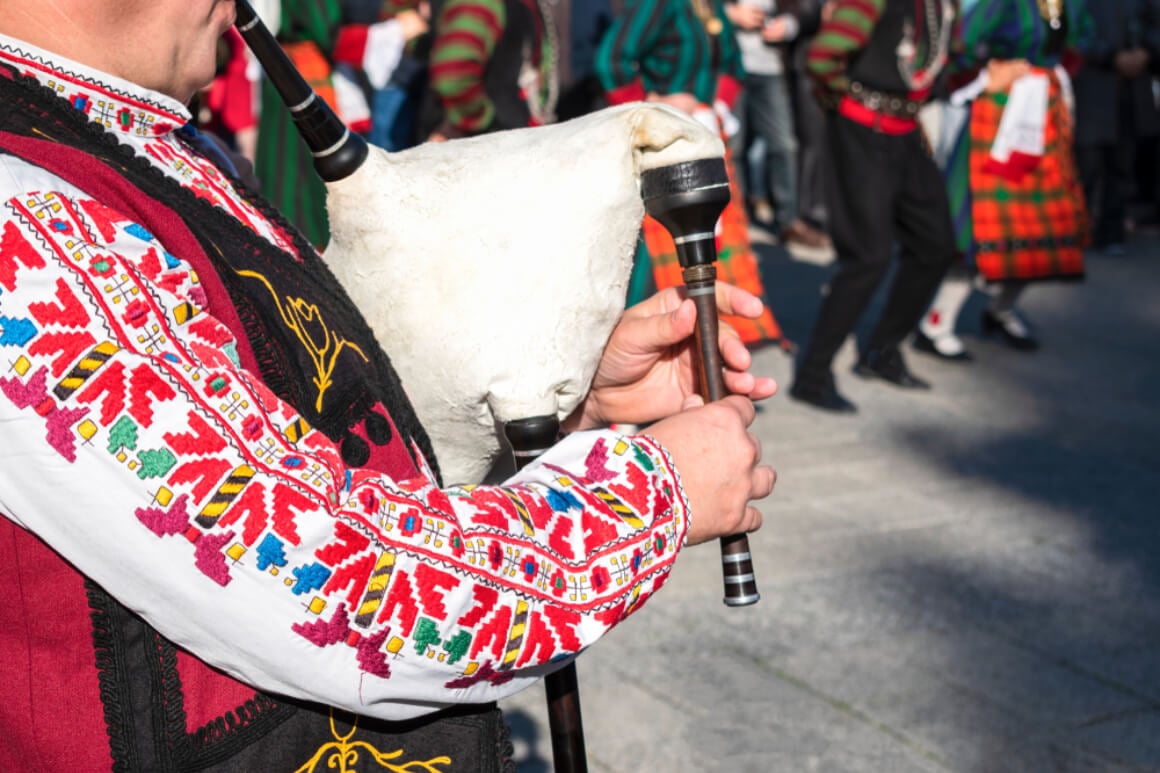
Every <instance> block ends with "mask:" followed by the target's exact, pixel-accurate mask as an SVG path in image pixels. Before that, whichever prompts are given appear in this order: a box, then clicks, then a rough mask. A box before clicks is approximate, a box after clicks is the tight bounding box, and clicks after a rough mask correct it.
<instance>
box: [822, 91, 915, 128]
mask: <svg viewBox="0 0 1160 773" xmlns="http://www.w3.org/2000/svg"><path fill="white" fill-rule="evenodd" d="M838 113H839V114H840V115H843V116H845V117H846V118H849V119H850V120H851V121H853V122H855V123H859V124H862V125H863V126H866V127H869V128H871V129H873V130H874V131H876V132H882V133H883V134H909V133H910V132H912V131H914V130H915V129H917V128H918V121H917V120H916V119H914V118H903V117H900V116H896V115H888V114H887V113H885V112H883V111H881V110H875V109H873V108H871V107H867V106H866V105H863V104H861V103H860V102H856V101H854V98H853V97H851V96H849V95H846V96H844V97H842V100H841V101H840V102H839V103H838Z"/></svg>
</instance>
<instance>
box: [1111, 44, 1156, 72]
mask: <svg viewBox="0 0 1160 773" xmlns="http://www.w3.org/2000/svg"><path fill="white" fill-rule="evenodd" d="M1115 67H1116V72H1117V73H1119V74H1120V77H1121V78H1129V79H1131V78H1135V77H1138V76H1139V75H1142V74H1143V73H1144V71H1145V70H1146V69H1148V52H1147V51H1145V50H1144V49H1142V48H1133V49H1131V50H1128V51H1119V52H1117V53H1116V59H1115Z"/></svg>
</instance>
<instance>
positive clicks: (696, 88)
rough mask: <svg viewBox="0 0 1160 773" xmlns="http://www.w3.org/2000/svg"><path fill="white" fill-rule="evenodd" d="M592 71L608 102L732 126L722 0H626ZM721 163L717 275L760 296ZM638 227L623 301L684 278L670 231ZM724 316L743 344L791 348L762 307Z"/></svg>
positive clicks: (735, 90)
mask: <svg viewBox="0 0 1160 773" xmlns="http://www.w3.org/2000/svg"><path fill="white" fill-rule="evenodd" d="M596 70H597V74H598V75H599V77H600V80H601V83H602V84H603V85H604V88H605V90H606V91H607V93H608V101H609V102H610V103H611V104H621V103H624V102H632V101H635V100H643V99H648V100H651V101H656V102H665V103H667V104H670V105H672V106H673V107H676V108H678V109H680V110H684V111H685V112H687V113H689V114H691V115H693V116H694V117H695V118H698V119H699V120H701V121H702V122H704V123H706V124H708V125H710V127H711V128H712V129H713V130H714V131H717V132H720V133H721V135H722V139H724V140H726V141H727V140H728V137H727V135H728V133H730V132H729V131H726V129H727V128H728V129H730V131H731V130H734V129H735V128H736V118H734V117H733V115H732V113H731V112H730V108H731V107H732V105H733V103H734V101H735V100H736V98H737V96H738V94H739V93H740V88H741V85H740V84H741V79H742V78H743V77H744V70H743V69H742V67H741V53H740V50H739V49H738V47H737V40H736V35H735V33H734V29H733V27H732V24H731V23H730V22H729V20H728V18H727V17H726V16H725V12H724V9H723V7H722V5H721V0H629V1H628V2H626V3H624V8H623V10H622V12H621V13H620V14H619V15H618V16H617V17H616V19H615V20H614V21H613V23H612V28H611V29H609V31H608V32H607V34H606V35H605V37H604V40H603V42H602V43H601V45H600V49H599V51H598V52H597V55H596ZM726 124H728V126H726ZM726 163H727V165H728V167H729V182H730V187H731V194H732V200H731V202H730V203H729V205H728V206H726V208H725V211H724V212H723V213H722V214H721V218H720V220H719V221H718V233H717V251H718V255H719V257H720V259H719V268H718V276H719V277H720V278H721V280H722V281H725V282H730V283H732V284H735V285H737V286H739V287H742V288H744V289H746V290H749V291H750V292H752V293H753V294H755V295H757V296H759V297H761V296H763V295H764V288H763V287H762V283H761V275H760V273H759V271H758V263H757V257H756V255H755V254H754V252H753V248H752V246H751V244H750V242H749V221H748V218H747V217H746V215H745V207H744V198H743V195H742V193H741V190H740V187H739V185H738V182H737V175H736V174H735V170H734V167H733V162H732V159H731V158H729V157H728V156H727V157H726ZM642 230H643V234H644V239H643V244H642V246H641V249H639V250H638V251H637V258H636V264H635V267H634V269H633V276H632V281H631V283H630V286H629V297H628V300H629V303H632V302H634V301H636V300H639V299H640V298H643V297H644V296H645V295H646V294H647V292H648V289H649V287H650V286H651V285H652V284H653V283H655V286H656V287H659V288H662V289H663V288H666V287H673V286H676V285H680V284H681V283H682V281H683V280H682V278H681V266H680V262H679V261H678V259H677V249H676V245H674V244H673V240H672V237H671V236H670V235H669V232H668V231H667V230H666V229H665V228H664V226H662V225H661V224H660V223H658V222H656V221H655V220H653V219H652V218H651V217H647V216H646V217H645V220H644V225H643V229H642ZM728 321H729V322H730V324H732V325H733V326H734V327H735V328H736V329H737V332H738V333H739V334H740V335H741V338H742V340H743V341H745V342H746V343H749V344H757V343H762V342H781V343H782V345H783V346H790V344H789V342H788V341H785V340H784V339H783V338H782V332H781V327H780V326H779V325H778V324H777V321H776V320H775V319H774V317H773V314H772V312H770V311H769V310H768V309H766V311H765V312H764V313H763V314H762V316H761V317H760V318H759V319H756V320H739V319H732V318H730V319H729V320H728Z"/></svg>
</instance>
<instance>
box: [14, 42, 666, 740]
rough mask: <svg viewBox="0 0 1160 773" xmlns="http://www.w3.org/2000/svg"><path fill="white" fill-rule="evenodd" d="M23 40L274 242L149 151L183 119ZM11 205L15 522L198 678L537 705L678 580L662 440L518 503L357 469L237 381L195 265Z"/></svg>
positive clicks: (75, 221) (377, 699)
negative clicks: (551, 673) (157, 634)
mask: <svg viewBox="0 0 1160 773" xmlns="http://www.w3.org/2000/svg"><path fill="white" fill-rule="evenodd" d="M6 43H7V44H10V43H11V41H6V40H4V39H0V57H5V58H7V59H8V60H9V61H13V60H15V63H16V64H18V66H19V67H20V69H21V70H22V71H28V72H33V74H35V75H36V76H37V77H38V78H40V79H41V80H42V82H45V83H48V84H49V85H54V86H60V87H59V88H58V91H61V92H62V96H70V95H68V94H64V93H63V92H64V90H65V88H64V86H67V87H68V88H69V89H72V90H80V91H83V92H84V94H83V97H84V98H85V99H87V100H88V101H87V102H86V103H85V104H86V105H98V104H100V105H102V106H108V105H112V107H113V108H116V107H117V106H118V104H120V106H121V108H122V109H126V110H130V111H132V113H131V116H130V117H131V118H132V119H133V120H132V121H129V122H128V124H129V125H131V126H133V127H135V128H134V130H133V131H125V132H122V133H121V135H119V136H121V137H122V141H123V142H126V143H128V144H131V145H133V146H134V147H135V148H136V149H137V150H138V152H140V153H142V154H145V155H147V156H149V157H150V158H151V159H152V161H153V162H154V163H155V164H157V165H158V166H159V167H161V168H163V169H164V170H165V171H166V172H167V173H169V174H171V175H174V176H175V177H176V178H177V179H179V180H180V181H181V182H182V183H183V184H185V185H198V186H200V187H202V188H203V192H204V191H209V192H210V193H212V195H215V196H218V197H220V200H221V202H222V204H223V206H228V208H229V209H230V211H233V212H235V214H239V213H240V214H239V216H240V217H242V219H243V220H246V221H247V222H249V223H250V225H251V226H253V227H254V228H255V229H257V230H259V232H262V233H265V234H266V235H268V236H269V226H268V224H265V223H263V222H261V221H260V219H258V218H257V217H256V213H254V212H253V210H252V209H250V208H249V207H248V206H247V205H245V204H244V202H241V201H240V199H238V198H237V197H236V195H235V194H234V193H233V192H232V189H230V188H229V186H228V184H225V183H224V181H223V180H222V178H221V177H220V175H216V174H215V173H214V171H213V170H212V168H208V165H207V164H205V163H203V162H202V161H201V160H200V159H199V158H197V157H196V156H193V155H192V154H190V153H189V152H188V150H187V149H185V148H184V146H182V145H181V144H180V143H178V142H177V141H175V140H174V139H173V138H172V137H171V136H169V134H168V133H166V132H163V131H161V130H160V129H156V128H155V127H157V126H160V125H161V123H162V121H161V118H159V117H158V115H161V114H163V115H161V117H162V118H164V119H165V121H167V122H168V123H169V124H171V125H176V124H179V123H180V122H181V121H182V119H183V117H184V116H183V111H184V108H183V107H182V106H180V105H177V104H176V103H173V102H172V101H169V100H165V99H164V98H162V97H159V96H158V95H156V94H152V93H150V92H141V90H139V89H138V90H137V92H136V93H134V94H132V99H122V98H123V95H124V94H125V93H126V92H128V91H129V90H130V89H131V88H132V87H130V86H129V85H127V84H124V83H123V82H119V81H110V79H108V78H107V76H100V78H103V79H104V80H100V79H99V78H98V76H99V74H94V73H92V72H91V71H88V70H84V68H81V67H80V66H79V65H75V64H72V63H62V62H61V61H60V60H59V59H57V60H55V61H53V62H52V65H53V67H55V68H56V70H51V69H50V68H48V67H46V66H45V64H44V63H45V61H46V60H47V59H49V57H48V56H47V55H45V54H44V53H43V52H33V53H32V54H29V53H28V49H27V48H23V49H22V50H20V51H14V50H13V49H12V48H11V47H10V46H9V47H6V45H5V44H6ZM62 68H67V76H68V77H67V80H65V79H64V78H62V77H61V76H60V72H61V69H62ZM78 74H79V75H78ZM82 76H83V77H82ZM110 82H111V83H113V86H109V85H108V84H109V83H110ZM61 84H64V85H63V86H62V85H61ZM94 84H103V85H94ZM118 100H122V101H121V102H120V103H118ZM106 103H108V105H107V104H106ZM74 104H79V103H77V102H75V101H74ZM103 109H104V108H102V110H103ZM150 110H154V111H156V112H157V113H158V115H148V114H147V113H148V111H150ZM114 112H115V111H114ZM120 124H121V126H125V125H126V122H124V121H122V122H120ZM106 125H116V122H109V124H106ZM150 127H153V128H150ZM159 149H164V150H166V152H158V150H159ZM0 208H2V209H0V513H2V514H3V515H5V516H7V517H8V518H10V519H11V520H13V521H15V522H16V523H19V524H21V525H22V526H24V527H25V528H27V529H29V530H30V531H32V532H34V533H35V534H37V535H39V536H40V537H41V538H42V539H43V540H44V541H45V542H46V543H48V544H49V545H50V546H52V547H53V548H54V549H55V550H57V551H58V552H59V553H60V554H61V555H63V556H64V557H65V558H66V559H67V560H69V561H70V562H72V563H73V564H74V565H75V566H76V567H77V568H78V569H79V570H80V571H81V572H83V573H84V574H85V575H87V576H89V577H91V578H92V579H93V580H95V581H96V582H97V583H99V584H100V585H102V586H103V587H104V588H105V589H106V590H107V591H109V592H110V593H111V594H112V595H113V596H115V597H116V598H117V599H119V600H120V601H121V602H122V603H124V604H125V605H127V606H128V607H129V608H131V609H133V610H134V611H136V612H138V613H139V614H141V615H142V616H143V617H145V618H146V619H147V620H148V621H149V622H150V623H151V624H153V625H154V626H155V627H156V628H157V629H158V630H159V631H161V633H163V634H164V635H165V636H167V637H169V638H170V639H172V640H173V641H174V642H176V643H177V644H179V645H181V646H183V647H186V648H188V649H189V650H190V651H192V652H194V653H196V654H197V655H198V656H200V657H201V658H202V659H204V660H205V661H207V662H209V663H211V664H213V665H216V666H218V667H220V668H222V669H223V670H225V671H227V672H228V673H230V674H232V675H234V676H236V677H238V678H239V679H241V680H243V681H246V682H248V683H250V684H253V685H255V686H257V687H260V688H263V689H267V690H270V691H273V692H278V693H283V694H288V695H292V696H299V697H303V698H307V699H311V700H316V701H321V702H323V703H328V704H332V705H336V706H341V707H344V708H347V709H350V710H353V711H356V712H360V713H365V714H370V715H374V716H379V717H384V718H391V719H399V718H405V717H409V716H414V715H417V714H421V713H425V712H428V711H431V710H434V709H436V708H439V707H440V706H442V705H445V704H448V703H456V702H483V701H490V700H494V699H497V698H501V697H503V696H505V695H508V694H510V693H513V692H516V691H518V690H519V689H521V688H523V687H526V686H527V685H528V684H530V683H531V682H532V681H533V680H534V679H535V678H536V677H538V676H541V675H542V674H543V673H545V668H544V666H545V664H548V663H549V662H550V661H553V660H554V659H560V658H563V657H566V656H567V655H569V654H571V653H575V652H577V651H579V650H581V649H583V648H584V647H586V646H588V645H590V644H591V643H592V642H594V641H595V640H596V639H598V638H599V637H600V636H601V635H602V634H604V633H605V632H606V631H607V630H608V629H609V628H610V627H612V626H613V625H614V624H616V623H617V622H618V621H620V620H621V619H623V618H624V617H625V616H626V615H627V614H629V613H630V612H631V611H633V610H635V609H636V608H638V607H639V606H640V605H641V604H642V603H644V601H645V600H646V599H647V598H648V597H649V596H650V595H651V594H652V593H653V592H655V591H656V590H657V589H658V588H659V587H660V586H661V585H662V584H663V583H664V581H665V579H666V578H667V576H668V572H669V570H670V569H671V566H672V563H673V561H674V560H675V557H676V554H677V551H678V549H679V547H680V545H681V544H682V543H683V541H684V538H685V534H686V531H687V527H688V509H687V504H686V502H685V500H684V497H683V494H682V493H681V491H680V488H679V482H678V479H677V475H676V472H675V470H674V469H673V468H672V466H671V463H670V460H669V458H668V457H667V455H666V454H665V453H664V451H663V450H662V449H661V448H660V447H659V446H657V445H656V444H655V443H653V442H652V441H650V440H649V439H648V438H644V437H621V436H619V435H616V434H614V433H611V432H593V433H580V434H577V435H573V436H572V437H570V438H568V439H566V440H565V441H564V442H562V443H560V444H559V445H558V446H557V447H556V448H554V449H552V450H551V451H549V452H548V453H547V454H545V455H544V456H543V457H542V458H541V460H540V461H539V462H538V463H537V464H535V465H533V466H531V467H529V468H527V469H525V470H524V471H523V472H522V473H521V474H520V475H519V476H517V478H515V479H513V480H512V481H510V482H509V483H508V484H506V485H505V486H502V487H482V486H481V487H474V488H472V487H469V488H454V489H443V490H440V489H438V488H437V487H436V486H435V484H434V483H433V481H432V480H431V479H430V477H429V476H425V477H420V478H418V479H415V480H407V481H395V480H389V479H386V478H384V477H383V476H381V475H377V474H371V473H368V472H366V471H362V470H349V469H345V468H343V467H342V465H341V463H340V462H338V461H337V460H338V459H339V454H338V452H337V451H336V449H335V448H334V446H333V445H332V444H331V443H330V441H329V440H327V439H326V438H325V437H324V436H322V435H321V434H320V433H318V432H313V431H312V432H307V433H306V434H305V435H303V436H301V437H298V436H297V434H296V433H295V432H294V431H292V429H293V428H295V427H297V426H298V423H297V422H296V418H297V417H296V415H295V413H294V411H293V410H292V409H290V408H289V406H287V405H285V404H283V403H281V402H280V401H279V400H278V399H277V398H276V397H274V396H273V395H272V394H271V393H270V392H269V391H268V390H267V389H265V388H264V387H263V386H262V385H261V383H260V381H259V379H258V378H257V377H256V376H255V375H253V374H251V373H247V372H244V371H242V370H240V369H239V368H238V366H237V365H236V363H235V362H234V359H233V358H232V357H231V356H229V354H230V352H231V351H232V347H231V345H230V344H229V336H230V333H229V331H228V330H227V328H226V327H225V326H224V325H218V324H217V323H216V322H215V321H214V320H212V319H206V317H207V316H208V315H206V314H205V313H204V312H202V314H201V315H200V316H199V319H206V321H205V322H202V323H201V325H200V326H199V328H198V332H197V333H196V334H195V333H194V332H191V329H190V328H191V327H193V326H192V325H188V324H185V322H186V321H187V320H186V315H187V314H188V313H189V309H190V308H191V307H196V306H198V304H199V301H200V300H201V298H202V295H201V292H200V286H199V284H198V280H197V277H196V275H195V274H194V273H193V272H192V271H191V270H190V268H189V266H188V264H187V263H185V262H183V261H182V259H181V256H180V255H176V256H175V255H170V254H168V253H167V252H165V250H164V248H163V246H162V245H159V244H157V243H156V241H155V240H154V239H153V237H152V236H151V235H149V234H148V233H146V232H145V231H144V229H142V228H141V227H140V226H139V225H137V224H134V223H132V222H130V221H129V220H127V219H126V218H124V217H122V216H121V215H119V214H118V213H117V212H114V211H110V210H109V209H108V208H106V207H103V206H101V205H100V204H99V203H97V202H94V201H92V200H90V199H89V198H88V197H87V196H86V195H85V194H83V193H82V192H81V191H79V190H77V189H76V188H74V187H72V186H70V185H69V184H67V183H65V182H64V181H62V180H60V179H59V178H56V177H54V176H53V175H51V174H49V173H47V172H45V171H44V170H42V169H39V168H37V167H34V166H32V165H30V164H28V163H26V162H24V161H21V160H18V159H15V158H13V157H10V156H4V155H0ZM251 218H252V220H251ZM207 325H208V330H210V332H211V333H212V336H218V342H217V343H216V345H208V344H207V343H206V342H207V340H210V339H209V338H207ZM210 516H212V518H211V522H213V523H214V525H213V526H212V528H210V529H208V530H204V533H202V534H201V536H200V538H197V539H193V534H194V531H201V530H197V529H193V528H192V527H193V526H194V525H195V522H196V521H197V519H198V518H199V517H210ZM187 535H188V536H189V537H190V538H189V539H187V538H186V537H187ZM42 612H43V614H45V615H51V614H53V610H52V609H44V610H42ZM548 670H550V668H549V669H548Z"/></svg>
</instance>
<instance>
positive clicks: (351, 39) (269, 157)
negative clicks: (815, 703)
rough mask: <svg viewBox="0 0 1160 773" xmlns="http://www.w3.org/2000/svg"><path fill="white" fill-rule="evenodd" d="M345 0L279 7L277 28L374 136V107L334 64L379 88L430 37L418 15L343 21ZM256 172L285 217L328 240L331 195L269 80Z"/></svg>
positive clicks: (319, 88)
mask: <svg viewBox="0 0 1160 773" xmlns="http://www.w3.org/2000/svg"><path fill="white" fill-rule="evenodd" d="M343 14H344V8H343V3H342V2H341V1H340V0H296V2H282V3H281V14H280V16H281V23H280V25H279V28H278V29H277V30H275V31H276V32H277V34H278V40H279V42H281V43H282V47H283V48H284V49H285V50H286V53H287V54H289V56H290V58H291V60H293V62H294V65H295V67H297V69H298V71H299V72H300V73H302V74H303V76H305V77H306V79H307V81H308V82H309V83H310V85H311V86H312V87H314V90H315V91H316V92H317V93H318V95H319V96H320V97H322V98H323V99H324V100H326V102H327V104H329V105H330V106H331V107H332V108H334V109H335V110H336V111H337V112H338V113H339V114H340V115H342V116H343V118H344V119H345V120H346V122H347V124H348V125H350V126H351V128H352V129H354V130H356V131H368V130H369V129H370V126H371V115H370V108H369V106H368V105H367V103H366V100H365V97H363V95H362V93H361V92H360V91H359V89H358V87H357V86H356V85H355V84H354V83H353V82H351V81H350V80H336V78H335V67H336V65H345V66H347V67H349V68H350V69H352V70H357V71H360V72H361V73H363V74H365V76H366V78H367V79H368V81H369V82H370V83H371V85H372V86H374V87H375V88H382V87H383V86H385V85H386V84H387V82H388V80H389V79H390V76H391V74H392V73H393V72H394V70H395V67H396V65H398V63H399V60H400V59H401V57H402V54H403V48H404V46H405V45H406V43H407V41H409V40H411V39H413V38H414V37H416V36H418V35H420V34H422V33H423V32H425V31H426V29H427V27H426V22H425V21H424V20H423V18H422V16H421V15H420V14H419V13H417V12H416V11H413V10H410V11H404V12H401V13H399V14H398V15H397V16H395V17H393V18H391V19H389V20H387V21H382V22H377V23H375V24H348V23H344V16H343ZM254 171H255V173H256V174H257V176H258V179H259V180H260V181H261V183H262V193H263V194H264V195H265V196H266V197H267V198H269V199H270V201H272V202H274V204H275V205H277V206H278V208H279V210H280V211H281V212H283V213H285V214H286V216H287V217H288V218H289V219H290V222H291V223H293V224H294V225H295V227H297V228H298V230H300V231H301V232H302V233H303V234H304V235H305V236H306V238H307V239H309V240H310V243H311V244H313V245H315V246H317V247H324V246H325V245H326V244H327V242H328V241H329V240H330V229H329V226H328V224H327V219H326V190H325V188H324V187H323V184H322V180H320V179H319V177H318V175H317V174H316V173H315V171H314V165H313V160H312V157H311V155H310V150H309V148H307V147H306V144H305V143H304V142H303V141H302V138H301V137H299V136H298V132H297V130H295V128H294V122H293V121H292V120H291V118H290V112H289V110H287V109H286V105H285V104H284V103H283V102H282V100H281V98H279V96H278V92H277V90H276V89H275V88H274V86H273V85H272V84H271V83H270V82H269V80H267V79H263V81H262V86H261V96H260V100H259V114H258V149H257V158H256V159H255V161H254Z"/></svg>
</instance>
